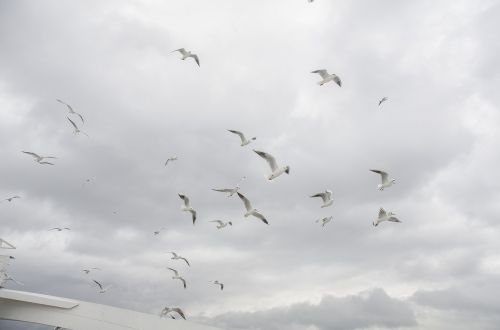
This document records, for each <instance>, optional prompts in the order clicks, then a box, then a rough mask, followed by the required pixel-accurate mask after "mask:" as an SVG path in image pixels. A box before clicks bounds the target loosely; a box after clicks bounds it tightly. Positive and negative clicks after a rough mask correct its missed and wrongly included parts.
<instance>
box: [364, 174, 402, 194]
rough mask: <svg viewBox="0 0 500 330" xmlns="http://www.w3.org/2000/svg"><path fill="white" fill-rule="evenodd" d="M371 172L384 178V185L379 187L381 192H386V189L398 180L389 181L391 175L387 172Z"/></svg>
mask: <svg viewBox="0 0 500 330" xmlns="http://www.w3.org/2000/svg"><path fill="white" fill-rule="evenodd" d="M370 171H372V172H374V173H378V174H380V176H381V178H382V183H381V184H379V185H378V186H377V188H378V190H380V191H382V190H384V188H387V187H390V186H392V185H393V184H395V183H396V180H394V179H391V180H389V175H388V174H387V172H384V171H380V170H370Z"/></svg>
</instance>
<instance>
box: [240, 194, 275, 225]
mask: <svg viewBox="0 0 500 330" xmlns="http://www.w3.org/2000/svg"><path fill="white" fill-rule="evenodd" d="M238 196H239V197H240V199H241V200H242V201H243V204H245V208H246V209H247V213H245V218H246V217H248V216H250V215H253V216H254V217H256V218H259V219H260V220H262V221H263V222H264V223H265V224H266V225H268V224H269V222H267V220H266V218H265V217H264V216H263V215H262V214H260V213H259V211H258V210H257V209H254V208H253V207H252V204H250V201H249V200H248V198H246V197H245V196H243V195H242V194H240V193H238Z"/></svg>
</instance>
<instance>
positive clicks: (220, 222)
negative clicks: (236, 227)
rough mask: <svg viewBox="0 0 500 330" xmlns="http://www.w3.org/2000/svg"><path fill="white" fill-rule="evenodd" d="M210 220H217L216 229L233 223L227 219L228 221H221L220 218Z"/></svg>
mask: <svg viewBox="0 0 500 330" xmlns="http://www.w3.org/2000/svg"><path fill="white" fill-rule="evenodd" d="M210 222H217V223H218V225H217V229H222V228H224V227H227V226H228V225H229V226H232V225H233V223H232V222H231V221H228V222H223V221H221V220H211V221H210Z"/></svg>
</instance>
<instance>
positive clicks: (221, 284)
mask: <svg viewBox="0 0 500 330" xmlns="http://www.w3.org/2000/svg"><path fill="white" fill-rule="evenodd" d="M213 283H214V284H215V285H218V286H220V289H221V291H222V290H224V283H221V282H219V281H218V280H215V281H213Z"/></svg>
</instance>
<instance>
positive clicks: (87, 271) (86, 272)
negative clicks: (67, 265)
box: [82, 267, 101, 275]
mask: <svg viewBox="0 0 500 330" xmlns="http://www.w3.org/2000/svg"><path fill="white" fill-rule="evenodd" d="M93 270H101V268H97V267H92V268H89V269H82V272H84V273H85V274H87V275H88V274H89V273H90V272H91V271H93Z"/></svg>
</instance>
